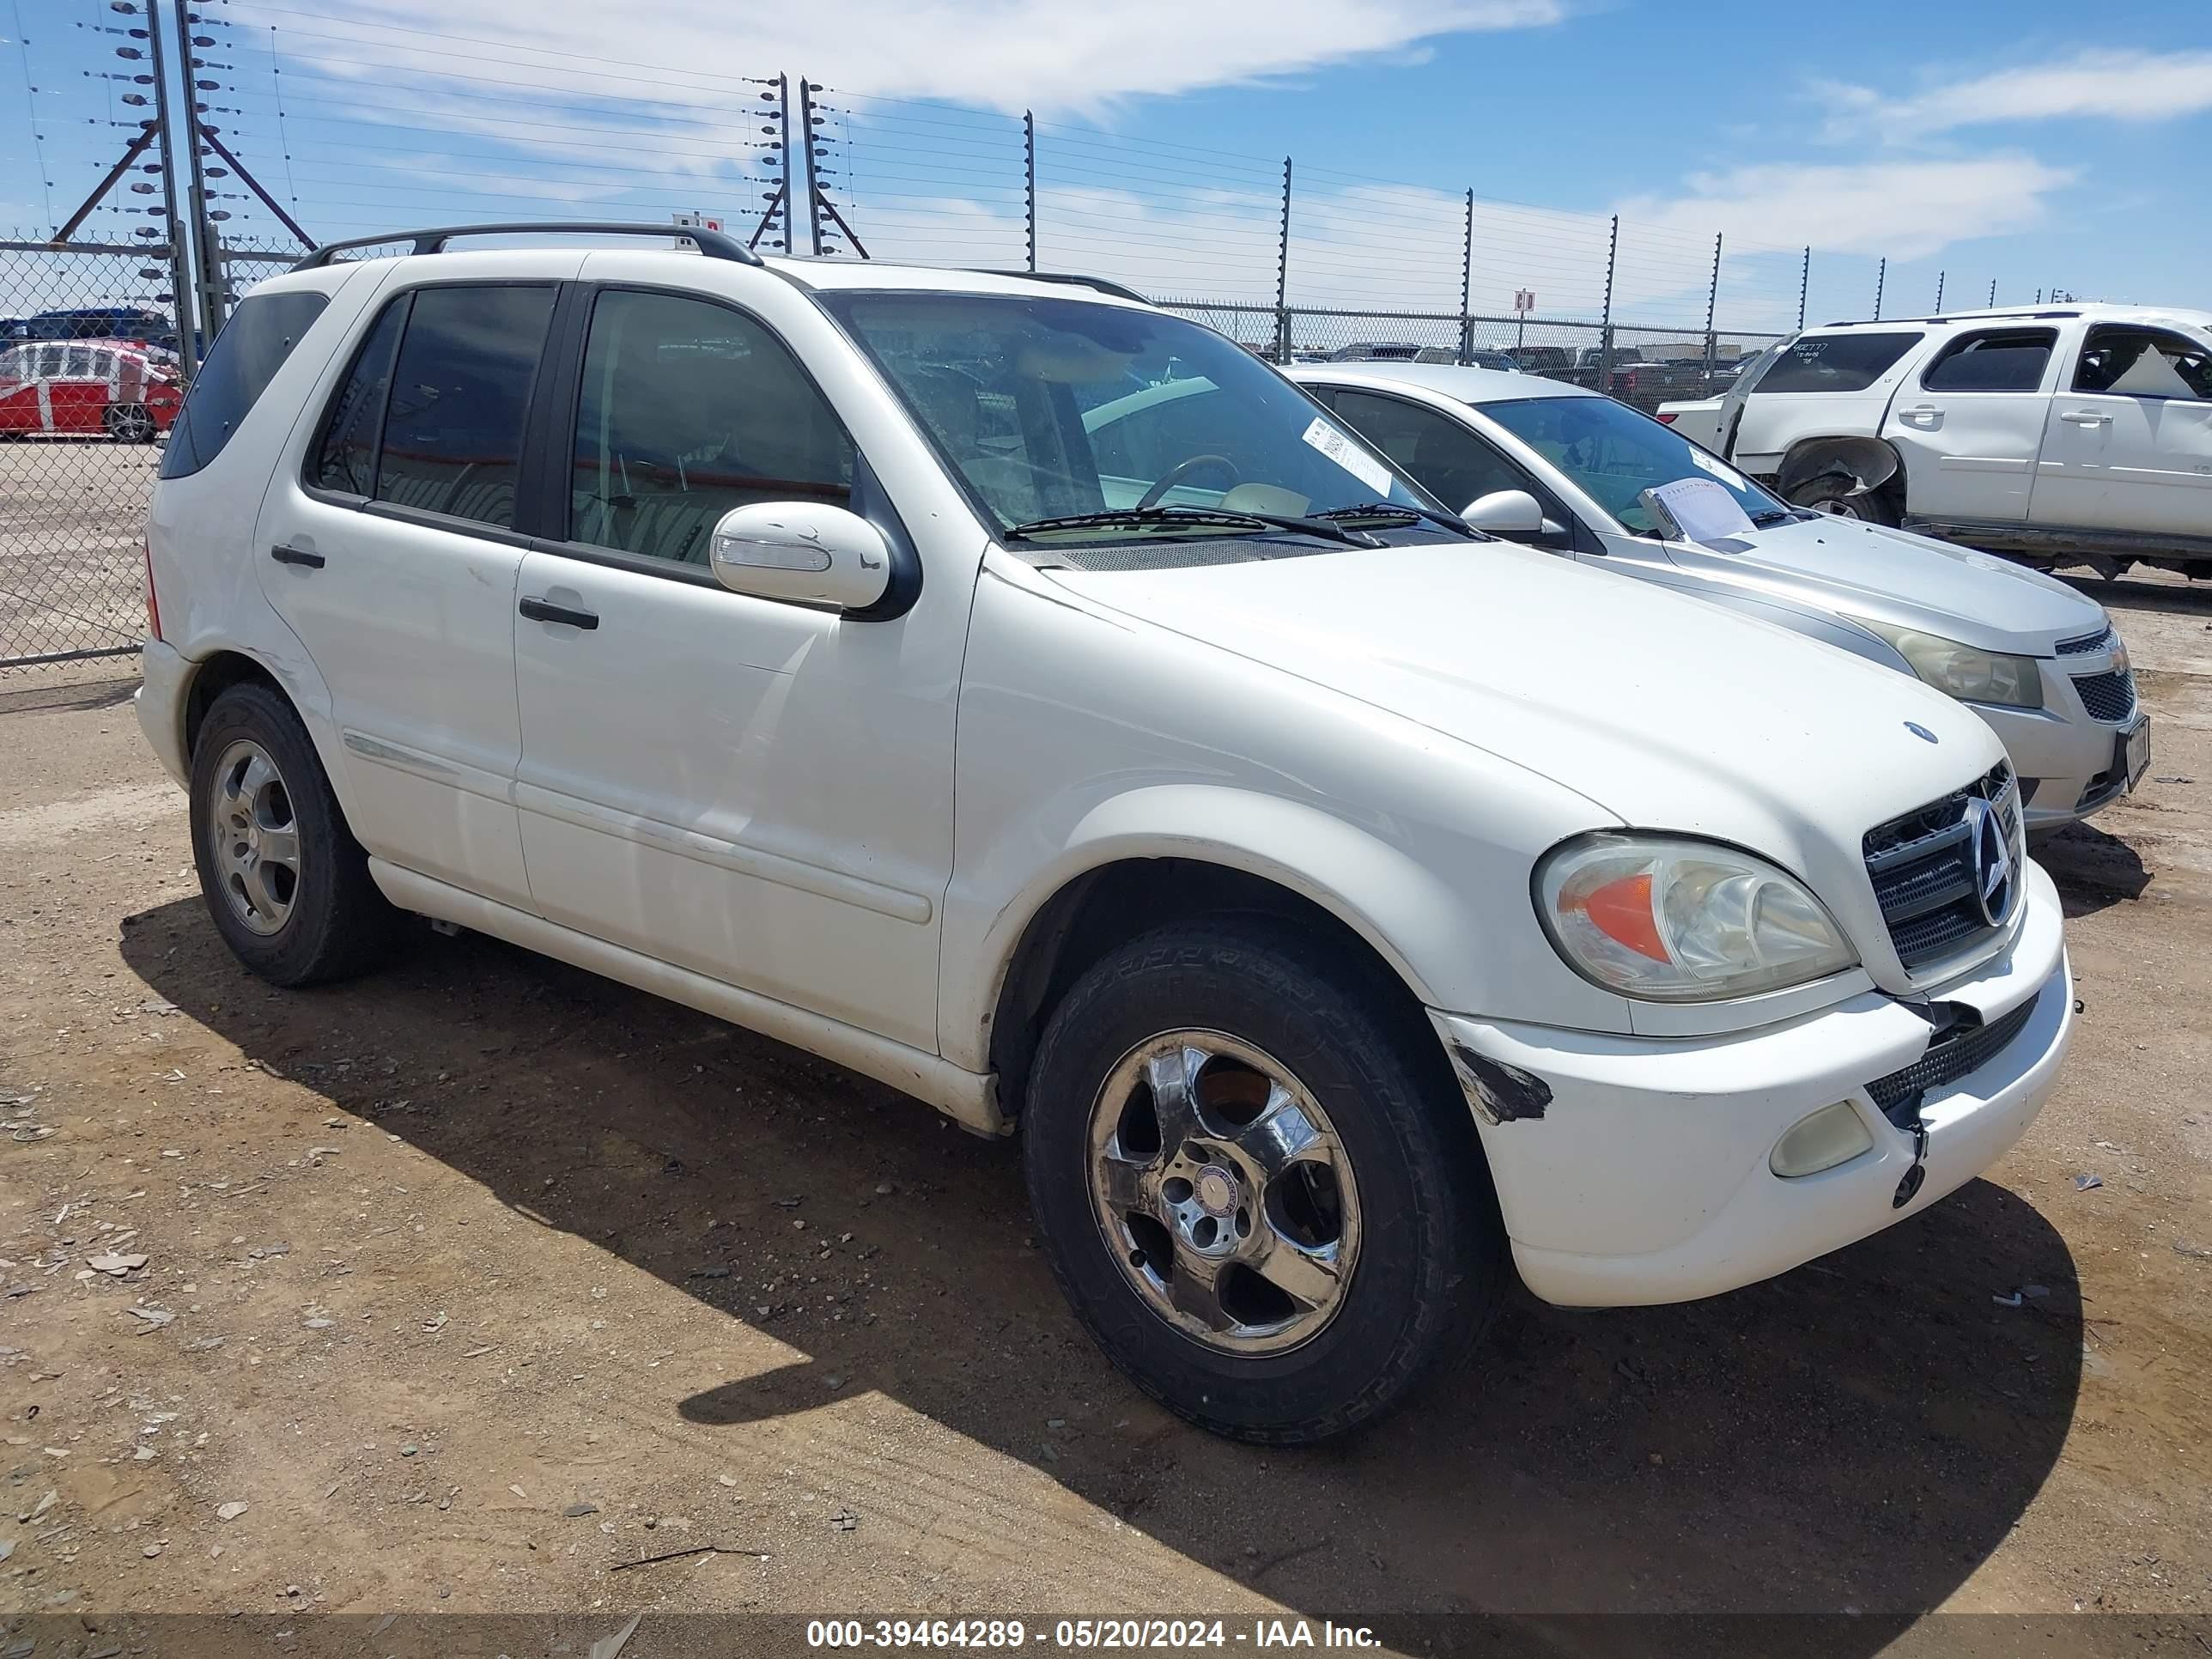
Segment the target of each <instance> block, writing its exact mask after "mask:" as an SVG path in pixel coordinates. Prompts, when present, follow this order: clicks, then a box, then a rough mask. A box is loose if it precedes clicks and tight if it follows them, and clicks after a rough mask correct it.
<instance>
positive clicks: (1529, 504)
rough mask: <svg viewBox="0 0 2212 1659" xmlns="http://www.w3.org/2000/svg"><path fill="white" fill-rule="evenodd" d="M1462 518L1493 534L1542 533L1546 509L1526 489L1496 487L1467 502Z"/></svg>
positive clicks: (1524, 534)
mask: <svg viewBox="0 0 2212 1659" xmlns="http://www.w3.org/2000/svg"><path fill="white" fill-rule="evenodd" d="M1460 517H1461V518H1462V519H1464V520H1467V521H1468V523H1469V524H1471V525H1473V526H1474V527H1475V528H1476V529H1477V530H1486V531H1488V532H1490V533H1491V534H1492V535H1493V536H1541V535H1542V534H1543V533H1544V509H1543V507H1542V506H1541V505H1540V504H1539V503H1538V501H1537V500H1536V498H1535V497H1534V495H1530V494H1529V493H1528V491H1527V490H1525V489H1493V490H1492V491H1491V492H1490V494H1488V495H1482V496H1478V497H1477V498H1476V499H1475V500H1474V501H1469V502H1468V507H1467V511H1466V512H1464V513H1461V514H1460Z"/></svg>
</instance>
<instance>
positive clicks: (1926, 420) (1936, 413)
mask: <svg viewBox="0 0 2212 1659" xmlns="http://www.w3.org/2000/svg"><path fill="white" fill-rule="evenodd" d="M1897 416H1898V418H1899V420H1901V421H1910V422H1912V424H1914V425H1915V426H1934V425H1935V424H1936V422H1938V421H1940V420H1942V418H1943V411H1942V410H1941V409H1939V408H1937V407H1936V405H1935V404H1920V405H1919V406H1918V407H1917V408H1913V409H1900V410H1898V411H1897Z"/></svg>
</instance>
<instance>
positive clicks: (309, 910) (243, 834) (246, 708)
mask: <svg viewBox="0 0 2212 1659" xmlns="http://www.w3.org/2000/svg"><path fill="white" fill-rule="evenodd" d="M191 815H192V859H193V862H194V863H195V864H196V865H197V866H198V869H199V877H200V891H201V893H202V895H203V896H204V897H205V898H206V900H207V905H208V912H209V914H210V915H211V916H212V917H213V918H214V919H215V925H216V931H217V932H219V933H222V937H223V942H224V943H225V944H226V945H229V946H230V949H231V953H232V954H233V955H234V956H235V957H237V958H238V959H239V960H240V962H242V963H245V964H246V966H247V967H248V968H250V969H252V970H253V971H254V972H255V973H257V974H258V975H261V977H262V978H264V979H265V980H268V981H270V982H271V983H272V984H276V985H287V986H290V985H312V984H314V983H317V982H318V981H324V980H333V979H342V978H344V977H346V976H348V975H352V974H356V973H359V972H361V971H362V969H365V968H367V967H368V966H369V965H370V964H371V963H374V961H375V960H376V959H377V958H378V957H380V956H381V955H382V954H383V952H384V951H385V949H386V947H387V946H388V945H390V943H391V941H392V936H393V933H394V932H395V928H396V924H397V921H398V915H399V913H398V911H396V910H395V909H393V908H392V905H391V904H390V903H389V902H387V901H386V899H385V897H384V896H383V894H381V893H380V892H379V891H378V890H377V888H376V884H375V882H374V880H373V879H372V878H370V876H369V873H368V854H366V853H364V852H363V851H362V848H361V843H360V842H356V840H355V839H354V838H353V833H352V831H350V830H349V829H347V828H346V823H345V816H344V814H343V812H342V811H340V810H339V808H338V803H337V796H336V795H335V794H333V793H331V781H330V778H329V775H327V774H326V773H325V772H324V770H323V765H322V762H321V761H320V759H319V758H318V757H317V756H316V754H315V746H314V744H313V743H311V742H310V741H309V740H308V738H307V730H306V728H305V727H304V726H301V724H300V717H299V716H298V715H297V714H295V713H294V712H293V710H292V707H291V705H290V704H289V703H288V702H285V701H284V699H283V697H282V696H279V695H278V694H277V693H276V691H275V690H272V689H271V688H270V687H269V686H266V685H259V684H243V685H234V686H233V687H231V688H230V690H228V691H225V692H224V693H223V694H222V696H219V697H217V698H216V700H215V704H214V706H213V707H212V708H210V709H209V710H208V713H207V718H206V720H204V721H203V722H202V723H201V726H200V730H199V734H198V737H197V739H196V740H195V742H194V744H193V747H192V771H191Z"/></svg>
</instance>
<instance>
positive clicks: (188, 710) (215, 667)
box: [182, 650, 305, 765]
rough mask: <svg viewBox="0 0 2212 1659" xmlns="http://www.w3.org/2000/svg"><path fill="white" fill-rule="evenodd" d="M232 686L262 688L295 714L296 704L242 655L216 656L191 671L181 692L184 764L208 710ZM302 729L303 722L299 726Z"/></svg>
mask: <svg viewBox="0 0 2212 1659" xmlns="http://www.w3.org/2000/svg"><path fill="white" fill-rule="evenodd" d="M234 685H265V686H267V687H268V688H269V689H270V690H271V691H274V692H275V693H276V695H277V696H280V697H282V698H283V699H284V701H285V702H287V703H288V704H290V706H291V708H292V712H293V713H294V714H299V713H300V707H299V704H298V703H297V702H295V701H294V699H293V697H292V695H291V693H290V692H289V691H287V690H285V689H284V686H283V682H282V681H280V680H279V679H278V678H276V675H274V674H272V673H270V671H269V670H268V669H267V668H265V667H264V666H263V665H262V664H261V663H260V662H258V660H256V659H254V658H252V657H250V656H248V655H246V653H244V652H243V651H233V650H222V651H217V652H216V653H214V654H213V655H211V656H209V657H207V658H205V659H203V660H201V661H200V662H198V663H197V664H196V665H194V667H193V671H192V677H191V680H190V681H189V682H188V683H187V684H186V685H185V696H184V707H183V710H182V718H183V720H184V739H185V747H184V754H185V763H186V764H187V765H190V764H191V756H192V750H194V748H195V747H197V744H198V742H199V735H200V727H201V726H204V724H206V722H207V715H208V710H209V709H210V708H214V707H215V702H216V698H217V697H220V696H222V694H223V693H224V692H226V691H228V690H230V689H231V687H233V686H234ZM301 723H302V724H303V725H304V724H305V721H304V720H303V721H302V722H301Z"/></svg>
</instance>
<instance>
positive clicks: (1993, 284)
mask: <svg viewBox="0 0 2212 1659" xmlns="http://www.w3.org/2000/svg"><path fill="white" fill-rule="evenodd" d="M1996 302H1997V279H1996V277H1994V276H1992V277H1990V305H1991V306H1992V307H1995V306H1996Z"/></svg>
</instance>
